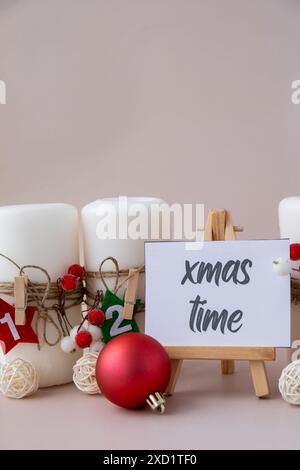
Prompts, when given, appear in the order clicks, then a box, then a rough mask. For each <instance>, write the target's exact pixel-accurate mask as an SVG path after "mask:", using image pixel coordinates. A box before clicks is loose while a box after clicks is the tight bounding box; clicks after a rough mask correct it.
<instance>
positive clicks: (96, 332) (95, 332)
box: [87, 323, 102, 341]
mask: <svg viewBox="0 0 300 470" xmlns="http://www.w3.org/2000/svg"><path fill="white" fill-rule="evenodd" d="M87 331H88V332H89V333H90V334H91V335H92V338H93V341H98V340H99V339H100V338H101V337H102V333H101V330H100V328H99V326H96V325H91V324H90V323H89V324H88V326H87Z"/></svg>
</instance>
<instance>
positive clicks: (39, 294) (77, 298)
mask: <svg viewBox="0 0 300 470" xmlns="http://www.w3.org/2000/svg"><path fill="white" fill-rule="evenodd" d="M0 256H1V257H2V258H4V259H6V260H7V261H9V262H10V263H11V264H13V265H14V266H15V267H16V268H17V269H18V271H19V275H20V276H22V275H24V274H25V270H26V269H37V270H39V271H41V272H42V273H43V274H44V276H45V277H46V282H45V283H34V282H32V281H31V280H30V278H29V277H28V286H27V302H34V303H35V305H36V309H37V316H36V319H35V330H36V335H37V337H38V339H39V341H40V323H41V322H42V337H43V339H44V341H45V343H46V344H48V346H55V345H56V344H58V343H59V341H60V340H61V338H62V336H66V335H67V334H68V333H69V328H72V325H71V324H70V322H69V319H68V317H67V315H66V310H67V309H70V308H71V307H73V306H75V305H79V304H81V302H82V296H83V289H82V286H79V287H78V288H77V289H76V290H75V291H73V292H71V293H68V294H66V293H65V292H64V291H63V290H62V288H61V287H60V285H59V283H58V282H55V283H54V282H51V278H50V275H49V273H48V271H47V270H46V269H44V268H42V267H41V266H38V265H35V264H27V265H24V266H22V267H20V266H19V265H18V264H17V263H16V262H15V261H13V260H12V259H11V258H9V257H8V256H6V255H4V254H2V253H0ZM13 288H14V284H13V283H11V282H2V283H0V294H4V295H13ZM51 299H55V300H57V302H56V303H54V304H53V305H50V306H46V305H45V304H46V301H49V300H51ZM66 300H70V301H72V302H71V303H69V304H68V305H67V306H66V305H65V303H66ZM50 310H53V311H55V312H56V314H57V321H55V320H54V318H53V317H52V316H51V315H50V314H49V311H50ZM49 323H50V324H52V326H53V327H54V329H55V330H56V332H57V336H56V338H55V340H53V341H50V339H49V337H48V336H47V324H49ZM38 348H39V349H40V343H39V344H38Z"/></svg>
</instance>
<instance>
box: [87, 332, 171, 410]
mask: <svg viewBox="0 0 300 470" xmlns="http://www.w3.org/2000/svg"><path fill="white" fill-rule="evenodd" d="M170 376H171V363H170V359H169V357H168V355H167V353H166V351H165V349H164V348H163V346H162V345H161V344H160V343H159V342H158V341H156V340H155V339H154V338H152V337H151V336H148V335H144V334H142V333H125V334H123V335H120V336H117V337H116V338H114V339H112V340H111V341H110V342H109V343H107V345H106V346H104V348H103V349H102V350H101V352H100V354H99V357H98V360H97V364H96V379H97V383H98V386H99V388H100V390H101V391H102V393H103V395H104V396H105V397H106V398H107V399H108V400H110V401H111V402H112V403H114V404H115V405H118V406H121V407H123V408H141V407H143V406H145V405H146V403H147V404H148V405H149V406H150V407H151V408H152V409H153V410H156V411H159V412H160V413H163V412H164V408H165V407H164V404H165V400H164V398H163V396H162V395H161V394H162V393H163V392H164V391H165V390H166V388H167V386H168V383H169V381H170Z"/></svg>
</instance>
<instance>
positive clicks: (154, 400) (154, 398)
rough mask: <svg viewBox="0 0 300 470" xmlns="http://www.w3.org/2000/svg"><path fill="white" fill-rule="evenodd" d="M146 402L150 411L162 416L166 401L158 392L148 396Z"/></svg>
mask: <svg viewBox="0 0 300 470" xmlns="http://www.w3.org/2000/svg"><path fill="white" fill-rule="evenodd" d="M146 402H147V405H149V406H150V408H151V410H152V411H155V412H156V413H159V414H163V413H164V412H165V410H166V407H165V404H166V400H165V398H164V396H163V395H162V394H161V393H160V392H155V393H154V394H151V395H149V397H148V398H147V400H146Z"/></svg>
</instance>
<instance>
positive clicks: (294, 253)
mask: <svg viewBox="0 0 300 470" xmlns="http://www.w3.org/2000/svg"><path fill="white" fill-rule="evenodd" d="M290 258H291V260H292V261H298V260H300V243H291V244H290Z"/></svg>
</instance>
